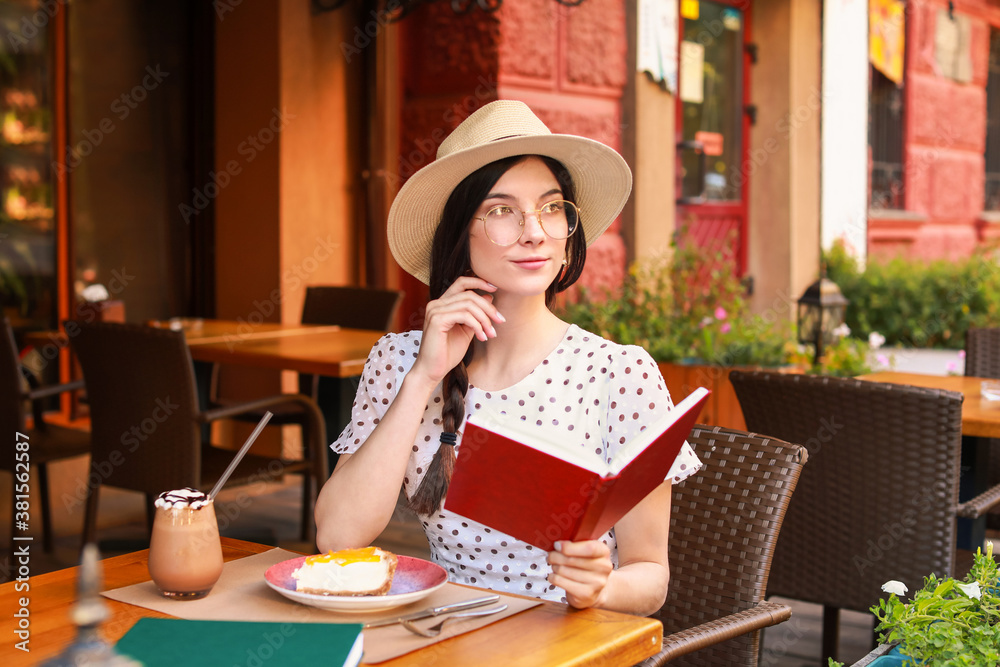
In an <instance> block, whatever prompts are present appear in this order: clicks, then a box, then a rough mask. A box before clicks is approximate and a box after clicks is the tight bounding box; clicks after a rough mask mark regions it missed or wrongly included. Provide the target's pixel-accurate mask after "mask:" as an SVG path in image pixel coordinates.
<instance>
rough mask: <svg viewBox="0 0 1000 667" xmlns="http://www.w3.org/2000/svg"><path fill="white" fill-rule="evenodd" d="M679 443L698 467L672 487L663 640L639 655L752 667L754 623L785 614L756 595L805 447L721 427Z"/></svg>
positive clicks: (761, 590)
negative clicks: (690, 449) (688, 447)
mask: <svg viewBox="0 0 1000 667" xmlns="http://www.w3.org/2000/svg"><path fill="white" fill-rule="evenodd" d="M688 442H689V443H691V446H692V447H694V448H695V451H696V452H697V453H698V456H699V457H700V458H701V460H702V462H703V463H704V466H703V467H702V469H701V470H699V471H698V472H697V473H695V474H694V475H692V476H691V477H689V478H688V479H686V480H684V482H682V483H681V484H679V485H677V486H675V487H674V492H673V499H672V504H671V508H670V591H669V593H668V595H667V600H666V602H665V603H664V605H663V607H662V608H661V609H660V611H659V612H657V613H656V614H654V617H655V618H658V619H660V621H662V622H663V635H664V638H663V649H662V650H661V651H660V653H658V654H657V655H655V656H653V657H652V658H649V659H648V660H646V661H645V662H643V663H641V664H642V666H643V667H653V666H654V665H663V664H665V663H667V662H669V663H670V664H671V665H698V666H699V667H702V666H705V665H720V666H722V665H725V666H726V667H733V666H734V665H743V666H745V667H757V658H758V652H759V649H760V630H761V628H764V627H767V626H770V625H775V624H777V623H781V622H783V621H785V620H787V619H788V618H789V617H790V616H791V613H792V610H791V609H790V608H789V607H787V606H786V605H782V604H777V603H774V602H767V601H765V600H764V595H765V591H766V590H767V587H768V573H769V572H770V570H771V556H772V554H773V553H774V543H775V540H776V539H777V537H778V531H779V530H781V523H782V519H783V518H784V515H785V510H786V508H787V507H788V501H789V499H790V497H791V495H792V491H794V490H795V484H796V482H797V480H798V478H799V473H800V472H801V470H802V466H803V464H805V461H806V458H807V455H806V450H805V449H804V448H803V447H800V446H798V445H790V444H788V443H786V442H782V441H780V440H775V439H771V438H765V437H760V436H756V435H752V434H748V433H744V432H742V431H734V430H730V429H726V428H723V427H715V428H711V427H706V426H696V427H695V428H694V429H693V430H692V431H691V435H690V436H689V437H688Z"/></svg>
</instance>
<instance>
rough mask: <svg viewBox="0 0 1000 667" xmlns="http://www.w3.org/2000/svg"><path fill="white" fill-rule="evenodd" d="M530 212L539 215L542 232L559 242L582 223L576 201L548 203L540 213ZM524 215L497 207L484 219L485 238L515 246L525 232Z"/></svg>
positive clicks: (516, 210) (513, 208) (516, 209)
mask: <svg viewBox="0 0 1000 667" xmlns="http://www.w3.org/2000/svg"><path fill="white" fill-rule="evenodd" d="M528 213H529V214H534V215H537V216H538V221H539V223H540V224H541V226H542V230H543V231H544V232H545V233H546V234H547V235H548V236H549V237H551V238H553V239H556V240H561V239H565V238H568V237H569V236H571V235H572V234H573V232H575V231H576V227H577V223H578V222H579V220H580V212H579V210H578V209H577V208H576V206H575V205H574V204H573V202H569V201H563V200H560V201H553V202H549V203H547V204H545V205H544V206H542V207H541V208H540V209H538V210H537V211H529V212H528ZM524 215H525V213H524V212H523V211H522V210H521V209H519V208H517V207H516V206H507V205H501V206H494V207H493V208H491V209H490V210H489V212H487V213H486V217H485V218H483V220H484V222H485V225H486V236H488V237H489V239H490V241H492V242H493V243H496V244H497V245H511V244H512V243H515V242H516V241H517V240H518V239H519V238H521V234H522V233H523V232H524Z"/></svg>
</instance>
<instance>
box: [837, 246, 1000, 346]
mask: <svg viewBox="0 0 1000 667" xmlns="http://www.w3.org/2000/svg"><path fill="white" fill-rule="evenodd" d="M824 261H825V263H826V267H827V276H828V277H829V278H830V279H831V280H833V281H834V282H835V283H837V285H838V286H839V287H840V290H841V292H843V294H844V296H845V297H847V298H848V299H849V300H850V302H851V304H850V306H848V308H847V325H848V326H849V327H850V328H851V331H853V332H854V334H855V335H856V336H860V337H864V336H867V335H868V334H869V333H871V332H872V331H878V332H880V333H881V334H882V335H883V336H885V338H886V342H887V344H888V345H896V346H903V347H943V348H951V349H961V348H962V347H963V346H964V345H965V332H966V331H967V330H968V328H969V327H970V326H997V325H998V324H1000V267H998V266H997V262H996V259H995V258H994V256H993V255H992V254H991V253H990V252H988V251H978V252H976V253H975V254H973V255H972V256H971V257H969V258H968V259H965V260H961V261H945V260H938V261H934V262H923V261H918V260H908V259H902V258H897V259H893V260H890V261H888V262H880V261H874V260H873V261H870V262H868V265H867V266H866V267H865V269H864V270H861V268H860V267H859V266H858V264H857V262H856V261H855V260H854V258H853V257H851V255H850V254H849V253H848V252H847V250H846V249H845V248H844V247H843V245H841V244H837V245H835V246H834V247H833V248H832V249H831V250H830V251H829V252H827V253H825V256H824Z"/></svg>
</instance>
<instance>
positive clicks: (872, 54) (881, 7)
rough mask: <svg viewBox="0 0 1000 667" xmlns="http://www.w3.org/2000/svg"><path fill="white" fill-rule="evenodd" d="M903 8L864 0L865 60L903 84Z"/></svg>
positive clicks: (885, 0)
mask: <svg viewBox="0 0 1000 667" xmlns="http://www.w3.org/2000/svg"><path fill="white" fill-rule="evenodd" d="M682 1H683V0H682ZM903 11H904V6H903V0H868V59H869V60H871V63H872V65H874V66H875V68H876V69H877V70H878V71H880V72H882V74H885V75H886V77H888V78H889V79H890V80H891V81H893V82H894V83H895V84H896V85H897V86H901V85H903V52H904V48H905V32H906V31H905V30H904V27H905V21H906V19H905V17H904V15H903Z"/></svg>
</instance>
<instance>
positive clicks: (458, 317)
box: [411, 276, 505, 384]
mask: <svg viewBox="0 0 1000 667" xmlns="http://www.w3.org/2000/svg"><path fill="white" fill-rule="evenodd" d="M496 289H497V288H496V287H495V286H494V285H492V284H490V283H488V282H486V281H485V280H483V279H482V278H474V277H471V276H463V277H461V278H459V279H458V280H456V281H455V282H454V283H452V285H451V287H449V288H448V289H447V290H446V291H445V293H444V294H442V295H441V297H440V298H438V299H435V300H433V301H431V302H430V303H428V304H427V309H426V310H425V311H424V333H423V338H422V339H421V343H420V353H419V356H418V357H417V360H416V362H414V365H413V371H417V372H419V373H423V374H424V375H425V376H426V377H427V378H428V379H430V381H431V382H432V383H434V384H436V383H438V382H440V381H441V380H442V379H443V378H444V376H445V375H446V374H447V373H448V371H450V370H451V369H452V368H454V367H455V366H457V365H458V363H459V362H460V361H461V360H462V357H464V356H465V353H466V352H467V351H468V349H469V344H470V343H471V342H472V337H473V336H475V337H476V338H478V339H479V340H481V341H486V340H488V339H490V338H495V337H496V335H497V332H496V329H494V328H493V322H497V323H501V322H504V321H505V320H504V318H503V315H501V314H500V312H499V311H497V309H496V308H495V307H494V306H493V295H492V294H491V292H495V291H496ZM474 290H483V291H485V292H487V294H479V293H478V292H476V291H474ZM411 372H412V371H411Z"/></svg>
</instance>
